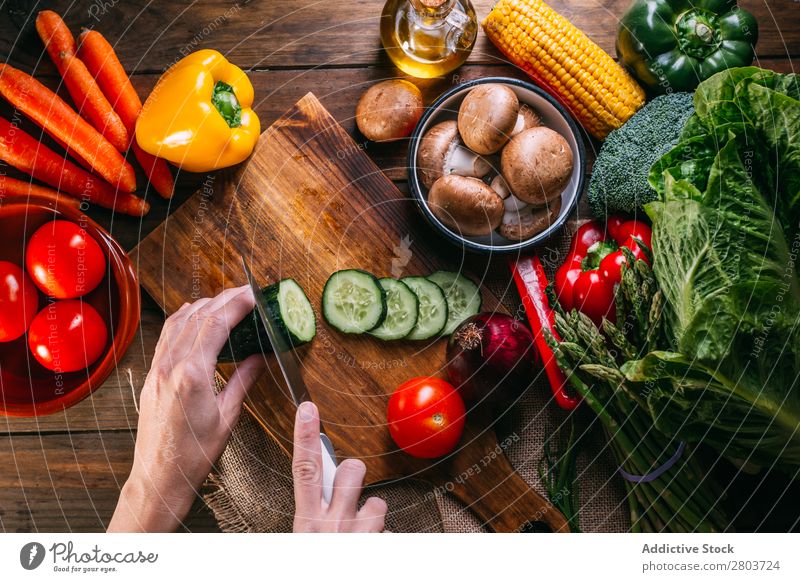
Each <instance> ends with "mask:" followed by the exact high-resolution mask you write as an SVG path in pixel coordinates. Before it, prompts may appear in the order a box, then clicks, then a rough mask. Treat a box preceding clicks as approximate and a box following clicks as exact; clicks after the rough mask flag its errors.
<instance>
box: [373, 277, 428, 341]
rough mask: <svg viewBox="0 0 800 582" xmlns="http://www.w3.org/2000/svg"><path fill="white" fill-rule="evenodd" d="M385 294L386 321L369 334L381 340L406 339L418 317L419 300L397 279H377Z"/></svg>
mask: <svg viewBox="0 0 800 582" xmlns="http://www.w3.org/2000/svg"><path fill="white" fill-rule="evenodd" d="M378 283H380V285H381V287H383V290H384V291H385V292H386V307H387V309H388V311H387V313H386V319H384V320H383V323H382V324H381V325H380V326H379V327H376V328H375V329H373V330H372V331H371V332H369V333H370V334H372V335H374V336H375V337H377V338H379V339H382V340H397V339H402V338H404V337H406V336H407V335H408V334H410V333H411V330H412V329H414V326H415V325H416V323H417V316H418V315H419V299H417V296H416V294H415V293H414V292H413V291H412V290H411V289H409V287H408V285H406V284H405V283H403V282H402V281H398V280H397V279H390V278H388V277H386V278H384V279H378Z"/></svg>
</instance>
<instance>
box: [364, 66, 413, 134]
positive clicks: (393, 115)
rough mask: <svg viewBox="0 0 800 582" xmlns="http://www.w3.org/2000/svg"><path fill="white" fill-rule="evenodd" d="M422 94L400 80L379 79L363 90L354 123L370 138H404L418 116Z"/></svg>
mask: <svg viewBox="0 0 800 582" xmlns="http://www.w3.org/2000/svg"><path fill="white" fill-rule="evenodd" d="M422 111H423V102H422V93H420V91H419V89H418V88H417V86H416V85H414V84H413V83H409V82H408V81H404V80H402V79H391V80H388V81H381V82H380V83H377V84H375V85H373V86H372V87H370V88H369V89H367V90H366V91H364V93H363V94H362V95H361V98H360V99H359V100H358V105H356V125H358V129H359V130H360V131H361V133H363V134H364V137H366V138H367V139H369V140H372V141H394V140H398V139H403V138H404V137H408V136H409V135H410V134H411V132H412V131H413V130H414V127H415V126H416V125H417V122H418V121H419V118H420V117H422Z"/></svg>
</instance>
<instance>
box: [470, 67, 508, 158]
mask: <svg viewBox="0 0 800 582" xmlns="http://www.w3.org/2000/svg"><path fill="white" fill-rule="evenodd" d="M518 117H519V100H518V99H517V95H516V93H514V91H512V90H511V89H510V88H509V87H508V86H506V85H500V84H499V83H486V84H484V85H478V86H477V87H475V88H474V89H472V90H471V91H470V92H469V93H467V96H466V97H464V101H462V102H461V107H459V109H458V132H459V133H460V134H461V139H462V140H464V143H465V144H466V145H467V147H468V148H469V149H471V150H472V151H474V152H477V153H479V154H483V155H488V154H493V153H495V152H498V151H500V149H501V148H502V147H503V146H504V145H506V142H508V140H509V139H510V138H511V134H512V132H513V131H514V127H515V126H516V124H517V118H518Z"/></svg>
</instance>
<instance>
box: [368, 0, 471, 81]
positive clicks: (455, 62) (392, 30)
mask: <svg viewBox="0 0 800 582" xmlns="http://www.w3.org/2000/svg"><path fill="white" fill-rule="evenodd" d="M477 36H478V19H477V16H476V15H475V9H474V8H473V7H472V4H471V3H470V0H388V2H386V5H385V6H384V8H383V14H382V15H381V42H382V43H383V47H384V49H386V53H387V54H388V55H389V58H390V59H392V61H393V62H394V64H395V65H396V66H397V67H398V68H399V69H400V70H402V71H403V72H405V73H407V74H409V75H411V76H413V77H418V78H431V77H439V76H442V75H446V74H447V73H449V72H450V71H453V70H455V69H457V68H458V67H460V66H461V65H462V64H463V63H464V61H466V60H467V57H468V56H469V53H470V52H471V51H472V47H473V46H474V45H475V39H476V38H477Z"/></svg>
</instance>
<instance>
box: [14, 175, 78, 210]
mask: <svg viewBox="0 0 800 582" xmlns="http://www.w3.org/2000/svg"><path fill="white" fill-rule="evenodd" d="M6 196H26V197H28V198H44V199H46V200H50V201H52V202H53V203H54V204H55V205H58V204H60V205H62V206H69V207H71V208H74V209H75V210H78V209H80V207H81V201H80V200H78V199H77V198H73V197H72V196H66V195H64V196H62V195H60V194H59V193H58V192H57V191H56V190H51V189H50V188H46V187H44V186H39V185H38V184H34V183H33V182H25V181H23V180H17V179H15V178H9V177H8V176H0V200H2V199H3V198H5V197H6Z"/></svg>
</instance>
